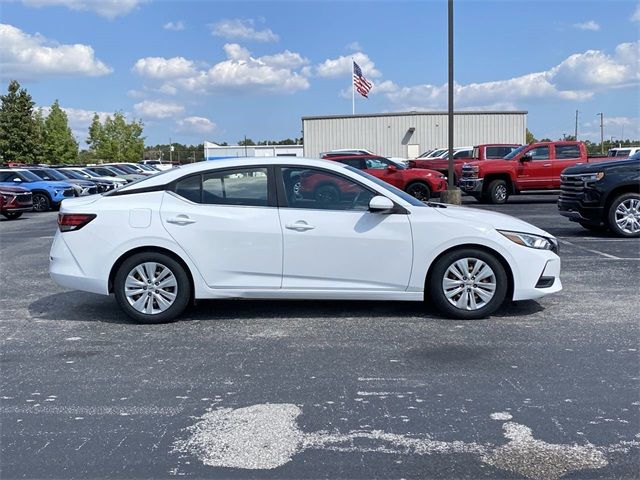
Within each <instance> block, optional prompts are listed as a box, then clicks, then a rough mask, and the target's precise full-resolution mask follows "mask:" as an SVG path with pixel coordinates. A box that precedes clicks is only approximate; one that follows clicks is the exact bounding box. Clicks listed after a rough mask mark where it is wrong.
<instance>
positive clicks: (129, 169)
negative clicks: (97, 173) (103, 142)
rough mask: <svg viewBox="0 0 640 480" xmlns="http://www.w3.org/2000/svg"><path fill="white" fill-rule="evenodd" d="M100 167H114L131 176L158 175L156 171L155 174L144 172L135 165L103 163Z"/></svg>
mask: <svg viewBox="0 0 640 480" xmlns="http://www.w3.org/2000/svg"><path fill="white" fill-rule="evenodd" d="M101 165H105V166H108V167H116V168H118V169H119V170H122V171H124V172H125V173H128V174H133V175H144V176H145V177H148V176H149V175H153V174H155V173H158V170H156V171H155V172H150V171H149V170H146V169H144V168H142V166H140V165H136V164H135V163H125V162H121V163H104V164H101Z"/></svg>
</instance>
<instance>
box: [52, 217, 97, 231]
mask: <svg viewBox="0 0 640 480" xmlns="http://www.w3.org/2000/svg"><path fill="white" fill-rule="evenodd" d="M94 218H96V215H95V213H59V214H58V228H59V229H60V231H61V232H71V231H73V230H80V229H81V228H82V227H84V226H85V225H86V224H87V223H89V222H90V221H91V220H93V219H94Z"/></svg>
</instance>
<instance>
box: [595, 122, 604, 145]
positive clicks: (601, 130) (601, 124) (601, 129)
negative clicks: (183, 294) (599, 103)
mask: <svg viewBox="0 0 640 480" xmlns="http://www.w3.org/2000/svg"><path fill="white" fill-rule="evenodd" d="M596 115H600V153H604V113H596Z"/></svg>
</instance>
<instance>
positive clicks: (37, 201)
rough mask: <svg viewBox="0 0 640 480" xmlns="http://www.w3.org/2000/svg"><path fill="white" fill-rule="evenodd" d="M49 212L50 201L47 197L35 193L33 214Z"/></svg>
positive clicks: (44, 194) (40, 193) (43, 194)
mask: <svg viewBox="0 0 640 480" xmlns="http://www.w3.org/2000/svg"><path fill="white" fill-rule="evenodd" d="M49 210H51V199H50V198H49V195H47V194H46V193H42V192H36V193H34V194H33V211H34V212H48V211H49Z"/></svg>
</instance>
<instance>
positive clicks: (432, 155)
mask: <svg viewBox="0 0 640 480" xmlns="http://www.w3.org/2000/svg"><path fill="white" fill-rule="evenodd" d="M446 151H447V149H446V148H439V149H438V150H434V151H433V152H431V153H430V154H429V155H427V158H432V157H437V156H438V155H442V154H443V153H444V152H446Z"/></svg>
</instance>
